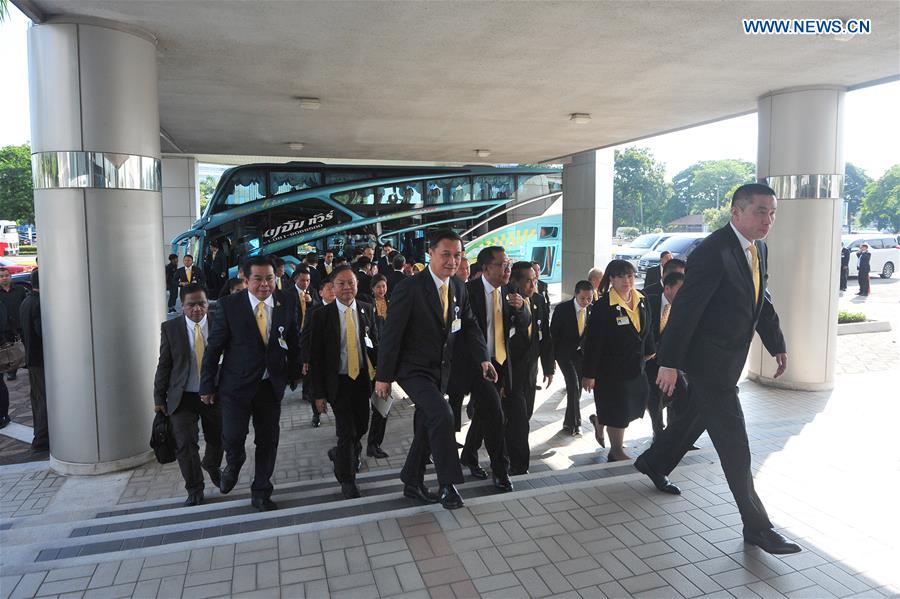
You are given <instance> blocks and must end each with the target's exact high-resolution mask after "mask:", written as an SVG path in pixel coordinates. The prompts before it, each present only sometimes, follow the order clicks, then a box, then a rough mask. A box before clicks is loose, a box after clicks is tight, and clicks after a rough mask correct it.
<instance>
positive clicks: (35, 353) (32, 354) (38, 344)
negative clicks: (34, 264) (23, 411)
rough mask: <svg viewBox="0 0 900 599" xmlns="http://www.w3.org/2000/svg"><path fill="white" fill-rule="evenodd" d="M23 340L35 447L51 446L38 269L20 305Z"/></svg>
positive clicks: (32, 445) (33, 446)
mask: <svg viewBox="0 0 900 599" xmlns="http://www.w3.org/2000/svg"><path fill="white" fill-rule="evenodd" d="M19 323H20V326H21V331H22V344H23V345H25V368H27V369H28V382H29V383H30V387H29V390H28V394H29V396H30V399H31V419H32V422H33V426H34V438H33V439H32V441H31V450H32V451H35V452H37V451H49V450H50V429H49V427H48V424H47V382H46V378H45V377H44V329H43V326H42V325H41V285H40V275H39V273H38V269H36V268H35V269H34V270H32V271H31V291H29V292H28V295H26V296H25V299H24V300H22V304H21V305H20V306H19Z"/></svg>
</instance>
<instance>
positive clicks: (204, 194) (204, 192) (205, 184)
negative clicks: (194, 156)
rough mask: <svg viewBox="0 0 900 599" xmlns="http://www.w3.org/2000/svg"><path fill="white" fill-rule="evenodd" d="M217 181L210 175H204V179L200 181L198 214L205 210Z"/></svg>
mask: <svg viewBox="0 0 900 599" xmlns="http://www.w3.org/2000/svg"><path fill="white" fill-rule="evenodd" d="M217 183H218V181H217V180H216V178H215V177H213V176H212V175H206V178H205V179H202V180H201V181H200V212H201V213H202V212H203V210H204V209H205V208H206V205H207V204H209V201H210V200H211V199H212V196H213V192H214V191H215V190H216V184H217Z"/></svg>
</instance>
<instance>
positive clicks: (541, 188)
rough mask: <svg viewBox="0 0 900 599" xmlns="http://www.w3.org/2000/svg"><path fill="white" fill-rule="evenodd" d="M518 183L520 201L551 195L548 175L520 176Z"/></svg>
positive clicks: (517, 179)
mask: <svg viewBox="0 0 900 599" xmlns="http://www.w3.org/2000/svg"><path fill="white" fill-rule="evenodd" d="M516 182H517V187H516V198H517V199H519V200H528V199H530V198H536V197H538V196H543V195H547V194H548V193H550V183H549V182H548V181H547V175H543V174H541V175H519V176H518V177H516Z"/></svg>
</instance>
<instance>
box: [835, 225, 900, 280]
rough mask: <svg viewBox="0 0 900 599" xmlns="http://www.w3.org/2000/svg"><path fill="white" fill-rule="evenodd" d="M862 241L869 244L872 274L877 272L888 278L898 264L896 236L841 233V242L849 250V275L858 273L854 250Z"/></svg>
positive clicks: (857, 261)
mask: <svg viewBox="0 0 900 599" xmlns="http://www.w3.org/2000/svg"><path fill="white" fill-rule="evenodd" d="M863 243H868V244H869V253H870V254H872V258H871V262H870V264H871V268H872V271H871V272H872V274H876V273H877V274H878V275H879V276H880V277H881V278H882V279H890V278H891V276H893V274H894V271H896V270H897V267H898V266H900V244H898V243H897V239H896V237H894V236H893V235H888V234H884V233H854V234H852V235H841V244H842V245H843V246H844V247H845V248H848V249H849V250H850V276H851V277H855V276H856V275H858V274H859V269H858V268H857V265H858V263H859V258H857V257H856V252H857V251H858V250H859V246H860V245H861V244H863Z"/></svg>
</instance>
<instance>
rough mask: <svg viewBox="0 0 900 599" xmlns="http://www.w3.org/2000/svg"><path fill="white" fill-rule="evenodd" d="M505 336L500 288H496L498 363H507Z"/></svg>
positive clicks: (495, 351) (495, 337)
mask: <svg viewBox="0 0 900 599" xmlns="http://www.w3.org/2000/svg"><path fill="white" fill-rule="evenodd" d="M504 341H505V339H504V336H503V307H502V306H501V305H500V288H499V287H497V288H496V289H494V354H496V358H497V363H498V364H501V365H502V364H505V363H506V344H505V343H504Z"/></svg>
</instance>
